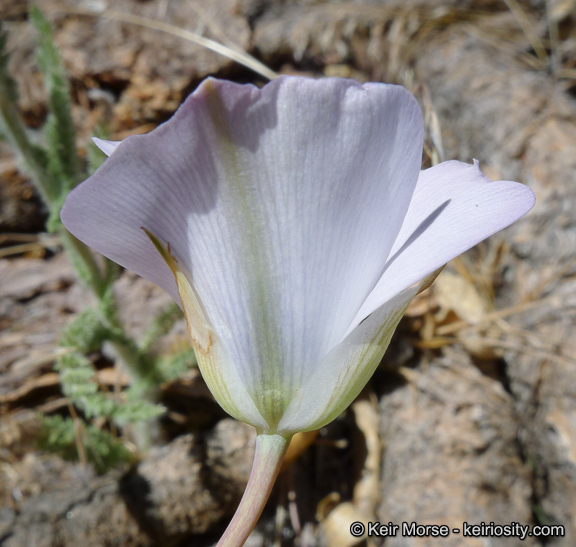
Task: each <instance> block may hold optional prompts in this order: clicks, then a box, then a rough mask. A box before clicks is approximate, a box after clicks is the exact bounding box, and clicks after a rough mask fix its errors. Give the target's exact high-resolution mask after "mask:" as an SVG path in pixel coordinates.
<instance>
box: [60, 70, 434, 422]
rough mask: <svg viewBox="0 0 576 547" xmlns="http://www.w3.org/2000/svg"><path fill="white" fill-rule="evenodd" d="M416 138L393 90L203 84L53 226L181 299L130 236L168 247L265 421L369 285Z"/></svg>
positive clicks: (415, 155) (286, 80) (410, 106)
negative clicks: (153, 237)
mask: <svg viewBox="0 0 576 547" xmlns="http://www.w3.org/2000/svg"><path fill="white" fill-rule="evenodd" d="M422 132H423V129H422V117H421V113H420V109H419V107H418V105H417V103H416V101H415V100H414V98H413V97H412V96H411V95H410V94H409V93H408V92H407V91H406V90H405V89H403V88H401V87H398V86H391V85H385V84H365V85H363V86H361V85H360V84H358V83H356V82H353V81H347V80H338V79H325V80H318V81H315V80H310V79H305V78H291V77H281V78H278V79H276V80H274V81H273V82H271V83H269V84H268V85H266V86H265V87H264V88H262V89H257V88H256V87H254V86H250V85H247V86H241V85H237V84H232V83H229V82H221V81H217V80H207V81H206V82H204V83H203V84H202V85H201V86H200V87H199V88H198V90H197V91H195V92H194V93H193V94H192V95H191V96H190V97H189V98H188V99H187V101H186V102H185V103H184V105H183V106H182V107H181V108H180V109H179V110H178V112H177V113H176V115H175V116H174V117H173V118H172V120H170V121H169V122H167V123H166V124H164V125H162V126H161V127H159V128H158V129H156V130H155V131H153V132H151V133H150V134H148V135H144V136H133V137H129V138H128V139H126V140H125V141H123V143H122V145H121V146H118V147H116V148H114V154H112V155H111V157H110V158H109V159H108V160H107V161H106V162H105V164H104V165H103V167H102V168H100V169H99V170H98V171H97V172H96V174H95V175H93V176H92V177H91V178H90V179H89V180H88V181H86V182H85V183H83V184H82V185H81V186H80V187H78V188H77V189H76V190H75V191H74V192H72V193H71V195H70V196H69V197H68V199H67V201H66V204H65V206H64V209H63V212H62V218H63V221H64V224H65V226H66V227H67V228H68V229H69V230H70V231H71V232H72V233H73V234H74V235H76V236H77V237H78V238H79V239H81V240H82V241H84V242H86V243H87V244H89V245H91V246H92V247H94V248H95V249H96V250H98V251H99V252H101V253H103V254H104V255H106V256H108V257H109V258H111V259H112V260H114V261H116V262H118V263H120V264H121V265H123V266H125V267H127V268H129V269H131V270H133V271H135V272H137V273H139V274H140V275H142V276H144V277H146V278H148V279H150V280H151V281H153V282H154V283H156V284H158V285H160V286H161V287H163V288H165V289H166V290H167V291H168V292H169V293H170V294H171V295H172V296H173V297H175V298H178V291H177V288H176V284H175V282H174V276H173V275H172V272H171V271H170V268H168V267H167V266H166V264H165V262H164V261H163V260H162V258H161V257H160V254H159V253H158V252H157V251H156V250H155V249H154V245H152V243H151V242H150V241H149V239H148V238H147V236H146V234H145V233H144V231H143V230H142V229H141V228H145V229H147V230H149V231H150V232H151V233H153V234H155V235H156V236H157V237H158V239H159V240H160V242H161V244H162V245H164V246H166V247H168V246H170V248H171V253H172V254H173V256H174V257H175V258H176V260H177V261H178V262H179V264H180V266H182V271H186V272H187V275H188V276H189V281H190V284H191V286H192V287H193V288H194V291H195V293H196V294H197V295H198V300H199V301H200V303H201V305H202V307H203V309H204V310H205V313H206V316H207V318H208V321H209V323H210V325H211V326H212V328H213V330H214V332H215V333H216V335H217V336H218V337H219V339H220V340H221V341H222V344H223V347H224V348H225V350H226V353H227V355H228V356H229V358H230V360H231V362H233V363H234V364H235V366H236V367H237V369H238V371H239V375H240V377H241V378H242V379H243V381H244V383H245V385H246V388H247V389H248V391H249V392H250V394H251V396H252V397H253V399H254V401H255V404H256V406H257V407H258V409H259V410H260V411H261V412H262V413H263V415H265V417H266V419H267V420H268V421H269V422H273V421H274V420H279V419H280V418H281V415H282V412H283V410H284V408H285V407H286V405H288V404H289V401H290V398H291V396H292V394H293V393H294V392H295V391H297V390H298V389H300V386H301V385H302V383H304V382H305V381H306V379H307V378H308V376H309V375H310V374H311V373H312V371H313V370H314V368H315V366H316V365H317V363H318V362H319V361H320V360H321V359H322V358H323V357H324V356H325V355H326V354H327V353H328V351H330V349H331V348H333V347H334V345H336V344H337V343H338V342H339V341H340V340H341V339H342V337H343V334H344V332H345V331H346V328H347V327H348V326H349V325H350V323H351V321H352V319H353V317H354V315H355V313H356V312H357V310H358V308H359V307H360V305H361V304H362V302H364V301H365V299H366V297H367V295H368V294H369V293H370V291H371V290H372V288H373V287H374V285H375V284H376V282H377V280H378V279H379V277H380V274H381V272H382V269H383V268H384V265H385V261H386V257H387V256H388V254H389V252H390V250H391V249H392V246H393V244H394V242H395V241H396V237H397V234H398V232H399V230H400V228H401V225H402V222H403V219H404V216H405V214H406V211H407V210H408V206H409V204H410V200H411V197H412V193H413V191H414V187H415V185H416V181H417V178H418V171H419V166H420V157H421V150H422ZM108 150H109V151H111V150H112V148H108Z"/></svg>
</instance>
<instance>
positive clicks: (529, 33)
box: [504, 0, 548, 65]
mask: <svg viewBox="0 0 576 547" xmlns="http://www.w3.org/2000/svg"><path fill="white" fill-rule="evenodd" d="M504 2H505V3H506V5H507V6H508V9H509V10H510V11H511V12H512V14H513V15H514V17H515V18H516V21H518V24H519V25H520V27H521V28H522V31H523V32H524V34H525V35H526V38H528V40H529V42H530V44H531V45H532V48H533V49H534V51H535V52H536V55H537V56H538V59H539V60H540V62H541V63H542V64H544V65H546V62H547V60H548V55H547V53H546V49H545V48H544V45H543V44H542V40H540V38H539V37H538V36H537V35H536V33H535V32H534V25H533V24H532V22H531V21H530V19H529V18H528V15H527V14H526V13H525V12H524V10H523V9H522V8H521V7H520V4H518V2H517V1H516V0H504Z"/></svg>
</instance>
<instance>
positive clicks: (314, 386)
mask: <svg viewBox="0 0 576 547" xmlns="http://www.w3.org/2000/svg"><path fill="white" fill-rule="evenodd" d="M436 274H437V272H433V273H432V274H431V275H430V276H428V277H426V278H425V279H423V280H421V281H420V283H418V284H417V285H415V286H413V287H410V288H408V289H405V290H404V291H402V292H401V293H400V294H397V295H395V296H394V297H393V298H392V299H391V300H389V301H388V302H386V303H384V304H383V305H382V306H380V307H379V308H378V309H377V310H376V311H374V313H372V314H371V315H370V316H369V317H367V318H366V320H364V321H362V323H361V324H360V325H358V326H357V327H356V328H355V329H354V331H352V332H351V333H350V334H348V336H346V338H345V339H344V340H343V341H342V342H340V343H339V344H338V345H337V346H336V347H334V348H333V349H332V350H331V351H330V352H329V353H328V355H326V356H325V357H324V359H322V361H321V362H320V364H319V366H318V367H317V368H316V369H315V371H314V372H313V374H312V375H311V376H310V377H309V378H308V380H307V381H306V382H305V383H304V384H303V385H302V387H301V388H300V389H299V390H298V391H297V392H296V393H295V394H294V396H293V398H292V401H291V403H290V405H289V406H288V408H287V409H286V412H285V414H284V416H283V418H282V420H281V421H280V423H279V424H278V432H279V433H281V434H286V433H293V432H295V431H311V430H314V429H319V428H321V427H323V426H324V425H326V424H328V423H330V422H331V421H332V420H333V419H334V418H336V417H337V416H338V415H339V414H340V413H341V412H343V411H344V410H345V409H346V408H347V407H348V406H349V405H350V404H351V403H352V401H354V399H355V398H356V397H357V396H358V394H359V393H360V391H362V389H363V388H364V386H365V385H366V383H367V382H368V380H369V379H370V378H371V376H372V374H374V371H375V370H376V367H377V366H378V364H379V363H380V361H381V359H382V357H383V355H384V352H385V351H386V348H387V347H388V344H389V343H390V339H391V338H392V335H393V334H394V331H395V330H396V327H397V326H398V323H399V322H400V319H402V316H403V315H404V312H405V311H406V308H407V307H408V305H409V304H410V302H411V301H412V300H413V298H414V297H415V296H416V295H417V294H418V292H419V291H420V290H421V289H422V288H423V287H426V286H427V285H429V284H430V283H431V282H432V281H433V280H434V278H435V277H436Z"/></svg>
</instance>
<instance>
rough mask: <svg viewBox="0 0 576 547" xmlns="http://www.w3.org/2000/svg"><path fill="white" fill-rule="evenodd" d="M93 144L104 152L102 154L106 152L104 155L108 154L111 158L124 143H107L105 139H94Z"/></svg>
mask: <svg viewBox="0 0 576 547" xmlns="http://www.w3.org/2000/svg"><path fill="white" fill-rule="evenodd" d="M92 142H93V143H94V144H95V145H96V146H97V147H98V148H100V150H102V152H104V154H106V155H107V156H110V155H111V154H112V152H114V150H116V148H118V145H119V144H120V143H121V142H122V141H105V140H104V139H99V138H98V137H92Z"/></svg>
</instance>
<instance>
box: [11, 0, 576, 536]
mask: <svg viewBox="0 0 576 547" xmlns="http://www.w3.org/2000/svg"><path fill="white" fill-rule="evenodd" d="M35 3H36V4H38V5H39V6H40V8H41V9H42V10H43V12H44V13H45V14H46V15H47V17H48V18H49V19H50V21H51V22H52V23H53V25H54V27H55V36H56V42H57V44H58V46H59V47H60V48H61V51H62V55H63V58H64V61H65V65H66V68H67V70H68V72H69V76H70V85H71V89H72V93H73V98H74V118H75V122H76V124H77V130H78V146H79V148H80V149H81V150H84V149H85V146H86V142H87V140H88V138H89V136H90V135H91V134H92V133H93V131H94V129H95V127H96V125H97V124H98V123H104V124H106V125H107V127H108V129H109V131H110V133H111V137H112V138H113V139H115V140H116V139H121V138H124V137H126V136H127V135H130V134H133V133H141V132H146V131H149V130H151V129H152V128H153V127H155V126H156V125H157V124H158V123H161V122H162V121H164V120H166V119H167V118H169V117H170V115H171V114H172V113H173V112H174V110H175V109H176V108H177V106H178V105H179V104H180V103H181V102H182V100H183V99H184V98H185V97H186V96H187V95H188V94H189V93H190V92H191V91H193V90H194V89H195V87H196V86H197V85H198V83H199V82H201V81H202V80H203V79H204V78H205V77H207V76H216V77H220V78H228V79H232V80H235V81H238V82H255V83H264V82H265V81H266V77H265V76H263V75H262V74H256V73H255V72H253V71H252V70H250V69H249V68H247V67H246V66H243V65H242V64H239V63H237V62H234V61H232V60H230V59H229V58H227V57H225V56H222V55H220V54H217V53H215V52H213V51H209V50H208V49H206V48H204V47H201V46H199V45H198V44H196V43H193V42H191V41H189V40H187V39H185V38H183V37H181V36H176V35H174V34H170V33H167V32H163V31H160V30H158V29H154V28H150V27H149V26H148V27H147V26H142V24H141V21H137V20H132V21H128V20H127V19H126V14H131V15H135V16H138V17H142V18H146V19H147V20H148V21H152V22H154V21H160V22H164V23H169V24H171V25H174V26H176V27H179V28H182V29H187V30H189V31H192V32H194V33H196V34H198V35H202V36H204V37H207V38H210V39H212V40H215V41H218V42H220V43H223V44H224V45H226V46H228V47H230V48H232V49H234V50H235V51H237V52H238V51H240V52H246V53H249V54H250V55H252V56H254V57H255V58H256V59H258V60H260V61H261V62H263V63H264V64H266V65H267V66H268V67H269V69H271V70H273V71H276V72H279V73H288V74H304V75H310V76H317V77H320V76H344V77H351V78H355V79H358V80H360V81H371V80H372V81H386V82H394V83H400V84H402V85H405V86H406V87H408V88H409V89H410V90H411V91H412V92H413V93H414V94H415V95H416V97H417V98H418V100H419V101H420V104H421V106H422V109H423V112H424V115H425V119H426V126H427V140H426V154H425V165H429V164H430V163H431V162H435V161H442V160H445V159H451V158H457V159H460V160H462V161H468V162H471V161H472V159H473V158H477V159H478V160H479V161H480V163H481V166H482V168H483V170H484V171H485V173H486V174H487V175H488V176H490V177H491V178H493V179H508V180H518V181H522V182H524V183H526V184H528V185H529V186H530V187H531V188H532V189H533V190H534V192H535V193H536V196H537V204H536V207H535V208H534V210H533V211H532V212H531V213H530V214H529V215H528V216H527V217H526V218H524V219H522V220H521V221H520V222H518V223H516V224H515V225H514V226H512V227H511V228H509V229H507V230H505V231H504V232H502V233H500V234H498V235H496V236H495V237H493V238H491V239H490V240H489V241H488V242H485V243H483V244H481V245H480V246H478V247H477V248H475V249H473V250H472V251H470V252H469V253H467V254H466V255H464V256H463V257H460V258H459V259H457V260H455V261H453V262H452V263H451V264H450V265H449V266H448V267H447V268H446V271H445V272H444V273H443V274H442V275H441V276H440V278H439V279H438V280H437V282H436V284H435V285H434V286H433V288H432V289H431V290H429V291H427V292H426V293H425V294H423V295H421V296H420V297H419V298H418V299H417V300H416V301H415V302H414V303H413V304H412V305H411V307H410V309H409V310H408V313H407V316H406V318H405V319H404V320H403V322H402V323H401V326H400V328H399V331H398V333H397V335H396V336H395V339H394V341H393V343H392V345H391V347H390V349H389V351H388V352H387V354H386V356H385V358H384V360H383V362H382V364H381V366H380V368H379V369H378V371H377V373H376V375H375V376H374V378H373V379H372V381H371V382H370V384H369V385H368V386H367V388H366V390H365V391H364V393H363V394H362V396H361V397H360V398H359V399H358V400H357V401H356V402H355V403H354V404H353V405H352V407H351V409H350V410H348V411H347V412H346V413H344V414H343V415H342V416H341V417H340V418H338V419H337V420H336V421H335V422H334V423H332V424H330V425H329V426H327V427H326V428H324V429H322V430H321V431H320V432H319V434H318V435H317V436H315V437H309V438H307V439H304V440H302V442H303V444H302V446H303V447H304V446H306V445H307V444H310V443H311V444H310V446H308V447H307V448H302V450H301V452H302V453H301V455H300V457H299V458H298V459H296V461H294V462H293V463H292V464H291V465H290V466H288V468H287V469H286V470H285V471H284V472H283V473H282V475H281V476H280V478H279V480H278V483H277V486H276V488H275V490H274V493H273V495H272V496H271V499H270V502H269V504H268V507H267V509H266V511H265V513H264V515H263V517H262V518H261V521H260V523H259V525H258V527H257V529H256V531H255V532H254V533H253V535H252V537H251V538H250V540H249V542H248V545H250V546H253V547H256V546H268V545H277V546H279V545H284V546H291V545H298V546H310V547H311V546H316V545H319V546H320V545H322V546H329V547H332V546H334V547H340V546H352V545H368V546H375V545H382V544H383V545H386V546H398V547H399V546H408V547H412V546H418V547H420V546H452V545H454V546H456V545H458V546H460V545H462V546H466V547H475V546H482V545H491V546H500V545H502V546H513V545H533V546H544V545H546V546H548V545H550V546H556V545H558V546H572V545H576V357H575V356H576V338H575V337H574V336H573V332H574V329H575V327H576V260H575V258H576V253H575V249H576V3H575V2H574V1H573V0H548V1H547V2H545V1H544V0H530V1H529V0H524V1H519V0H506V2H504V1H501V0H466V1H462V2H460V1H458V2H457V1H441V0H433V1H424V0H410V1H406V2H402V1H400V0H371V1H369V0H358V1H340V0H335V1H333V2H323V1H320V0H298V1H292V2H286V1H282V0H211V1H210V2H208V1H206V0H189V1H187V2H178V1H171V0H147V1H138V0H118V1H117V2H114V3H107V2H88V1H86V2H76V1H73V0H58V1H57V0H41V1H38V2H35ZM28 4H29V2H26V1H14V0H0V18H1V19H2V21H3V24H4V26H5V29H6V30H7V31H8V37H9V41H8V48H9V51H10V52H11V65H10V66H11V70H12V72H13V75H14V77H15V78H16V80H17V81H18V83H19V85H20V92H21V93H20V95H21V96H20V105H19V106H20V109H21V112H22V114H23V116H24V118H25V120H26V123H27V124H28V126H29V127H30V130H31V131H33V132H36V131H37V130H38V128H39V127H40V126H41V124H42V122H43V121H44V120H45V117H46V97H45V93H44V88H43V85H42V79H41V76H40V73H39V71H38V69H37V67H36V64H35V60H34V53H33V48H34V33H33V31H32V29H31V27H30V25H29V23H28V21H27V15H26V13H27V7H28ZM107 7H109V8H110V10H113V11H108V10H107V9H106V8H107ZM118 14H123V15H118ZM45 219H46V215H45V211H44V210H43V208H42V206H41V204H40V202H39V201H38V198H37V197H36V195H35V192H34V189H33V187H32V186H31V184H30V183H29V181H28V180H27V178H26V175H25V174H23V173H21V172H20V171H19V169H18V164H17V160H16V159H15V157H14V156H13V155H12V154H11V151H10V149H9V148H8V147H7V145H6V144H4V143H0V545H2V546H6V547H24V546H44V545H45V546H72V545H78V544H82V545H85V546H102V545H109V546H120V545H122V546H156V545H158V546H160V545H162V546H167V545H180V546H187V545H194V546H199V547H202V546H205V547H208V546H212V545H215V544H216V542H217V540H218V538H219V536H220V534H221V533H222V531H223V529H224V528H225V526H226V523H227V521H228V520H229V518H230V517H231V515H232V514H233V512H234V509H235V507H236V505H237V503H238V501H239V498H240V496H241V494H242V491H243V488H244V485H245V483H246V481H247V478H248V474H249V471H250V465H251V458H252V455H253V446H254V433H253V431H252V430H251V428H248V427H247V426H244V425H243V424H240V423H238V422H235V421H234V420H232V419H230V418H228V417H226V416H225V415H224V414H223V412H222V411H221V410H220V409H219V407H218V405H217V404H216V403H215V402H214V400H213V399H212V397H211V395H210V393H209V392H208V390H207V389H206V386H205V385H204V383H203V381H202V379H201V377H200V375H199V373H198V371H197V370H196V369H194V368H191V369H190V370H189V371H188V372H187V373H186V374H185V375H183V376H182V378H180V379H179V380H177V381H175V382H171V383H169V384H167V385H165V386H162V393H161V398H162V401H163V403H164V404H165V405H166V406H167V408H168V412H167V415H166V416H165V418H163V420H162V428H163V430H162V440H161V441H160V442H158V444H157V445H156V446H154V447H153V448H151V449H150V450H149V452H147V453H146V454H140V455H139V457H138V460H137V462H135V463H134V464H133V465H130V466H124V467H121V468H118V469H114V470H112V471H110V472H109V473H107V474H105V475H97V474H96V473H95V471H94V470H93V469H92V468H91V467H90V466H83V465H81V464H80V463H78V462H70V461H64V460H63V459H61V458H60V457H59V456H57V455H53V454H48V453H46V452H42V451H40V450H39V449H38V448H37V438H38V435H39V432H40V429H41V421H42V418H41V415H42V414H48V415H51V414H61V415H63V416H68V415H69V412H70V405H69V401H68V400H67V399H66V397H64V396H63V394H62V392H61V390H60V387H59V383H58V375H57V373H56V372H55V371H54V369H53V365H54V361H55V358H56V356H57V344H56V342H57V338H58V332H59V330H60V329H61V328H62V327H63V326H64V325H66V324H67V323H68V322H69V321H70V319H71V318H73V317H74V316H75V314H77V313H79V312H80V311H81V310H82V309H83V308H84V306H85V305H87V304H89V303H90V302H91V301H92V300H91V296H90V294H89V293H88V292H87V291H86V290H85V289H83V288H82V287H81V286H80V285H79V284H78V283H77V281H76V280H75V277H74V274H73V271H72V268H71V266H70V265H69V263H68V261H67V258H66V256H65V255H64V254H63V252H62V249H61V244H60V242H59V240H58V238H57V237H54V236H51V235H49V234H46V233H45V228H44V222H45ZM117 293H118V296H119V299H120V302H121V305H122V314H123V319H124V321H125V323H126V324H127V327H128V329H129V331H130V332H131V333H133V334H138V333H142V332H143V331H144V330H145V329H146V327H147V325H148V322H149V318H150V317H152V316H153V315H154V314H156V313H158V312H159V311H160V310H161V309H163V307H164V306H166V305H167V304H168V302H169V298H168V297H167V296H166V295H165V294H164V293H163V292H162V291H161V290H160V289H158V288H156V287H153V286H151V285H150V284H149V283H147V282H145V281H144V280H142V279H139V278H137V277H136V276H134V275H133V274H131V273H129V272H125V273H124V274H123V275H122V277H121V279H120V280H119V281H118V286H117ZM184 338H185V329H184V325H183V323H182V322H179V323H178V324H177V325H176V327H175V328H174V329H173V331H172V332H171V333H170V334H169V336H168V338H167V339H166V341H165V342H164V343H165V346H166V347H170V345H171V344H174V343H175V342H174V341H175V340H177V341H178V343H180V344H181V343H183V342H182V340H183V339H184ZM92 358H93V360H94V362H95V363H96V366H97V368H98V379H99V382H100V383H101V384H102V385H104V386H106V385H111V384H113V383H114V382H115V381H116V382H117V381H118V377H119V376H118V374H117V372H118V371H116V370H115V366H116V363H115V361H114V358H113V355H112V354H110V353H107V352H106V351H104V352H103V353H102V354H99V355H94V356H92ZM111 378H115V379H116V380H112V379H111ZM96 425H97V424H96ZM122 434H123V435H124V438H125V440H126V442H127V443H128V446H130V443H131V436H130V435H131V434H130V430H129V428H126V431H123V432H122ZM357 520H359V521H365V522H368V521H372V522H376V521H379V522H382V523H389V522H392V523H394V524H397V525H401V524H402V522H408V523H411V522H416V523H418V524H438V525H441V524H447V525H449V526H450V528H451V529H452V528H460V529H462V527H463V523H464V522H468V523H470V524H481V523H488V524H489V523H491V522H492V523H496V524H510V523H520V524H522V525H530V526H535V525H538V526H544V525H556V524H557V525H561V526H562V527H563V530H564V536H563V537H553V536H551V535H544V536H538V535H537V534H536V531H535V533H534V534H533V535H531V536H529V537H527V538H526V539H525V540H524V541H521V540H520V539H519V538H518V537H509V538H505V537H491V538H487V537H471V536H468V537H465V536H463V534H462V533H451V534H450V536H449V537H448V538H441V539H440V538H432V537H403V536H402V535H401V533H398V534H397V535H396V536H391V537H388V538H383V537H380V538H377V537H372V538H368V539H354V538H352V536H351V535H350V533H349V527H350V524H351V523H352V522H353V521H357Z"/></svg>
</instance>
